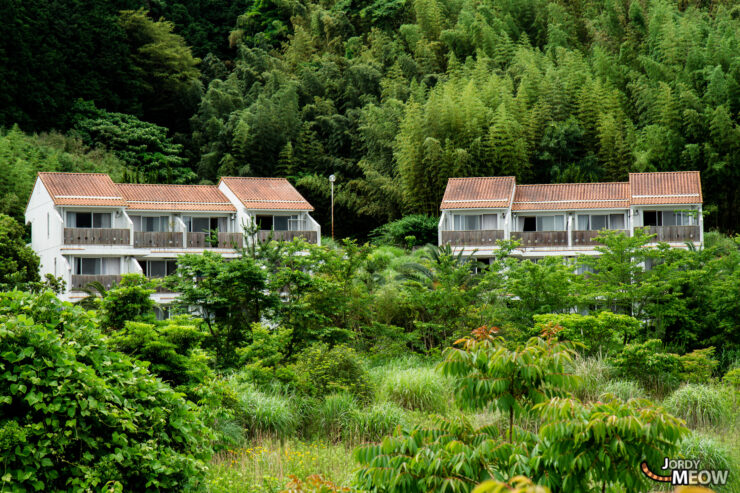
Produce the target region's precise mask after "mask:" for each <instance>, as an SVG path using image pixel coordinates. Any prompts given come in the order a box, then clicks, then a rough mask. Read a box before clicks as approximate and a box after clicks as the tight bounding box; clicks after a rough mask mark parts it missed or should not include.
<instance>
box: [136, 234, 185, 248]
mask: <svg viewBox="0 0 740 493" xmlns="http://www.w3.org/2000/svg"><path fill="white" fill-rule="evenodd" d="M134 247H136V248H182V233H177V232H171V231H167V232H148V231H135V232H134Z"/></svg>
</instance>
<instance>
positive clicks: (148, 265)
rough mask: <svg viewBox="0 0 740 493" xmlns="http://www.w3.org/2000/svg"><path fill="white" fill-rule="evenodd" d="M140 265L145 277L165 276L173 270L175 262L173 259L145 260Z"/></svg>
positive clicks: (175, 266) (175, 265)
mask: <svg viewBox="0 0 740 493" xmlns="http://www.w3.org/2000/svg"><path fill="white" fill-rule="evenodd" d="M142 267H143V270H144V275H145V276H146V277H165V276H169V275H170V274H173V273H174V272H175V269H176V268H177V262H176V261H174V260H146V261H144V265H143V266H142Z"/></svg>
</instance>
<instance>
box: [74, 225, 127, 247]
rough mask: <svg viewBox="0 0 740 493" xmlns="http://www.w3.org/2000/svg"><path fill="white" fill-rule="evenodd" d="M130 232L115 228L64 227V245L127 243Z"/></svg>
mask: <svg viewBox="0 0 740 493" xmlns="http://www.w3.org/2000/svg"><path fill="white" fill-rule="evenodd" d="M130 241H131V232H130V231H129V230H128V229H117V228H64V244H65V245H128V244H130Z"/></svg>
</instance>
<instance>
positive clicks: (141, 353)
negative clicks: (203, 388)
mask: <svg viewBox="0 0 740 493" xmlns="http://www.w3.org/2000/svg"><path fill="white" fill-rule="evenodd" d="M206 337H208V334H207V333H206V332H205V331H204V330H203V329H202V327H201V326H200V321H198V320H196V319H192V318H190V317H188V316H184V315H183V316H178V317H173V318H171V319H169V320H166V321H164V322H160V323H157V324H148V323H144V322H127V323H126V324H125V326H124V328H123V329H122V330H119V331H116V332H114V333H113V334H111V336H110V339H109V341H110V346H111V347H112V348H113V349H115V350H117V351H121V352H123V353H126V354H128V355H130V356H133V357H136V358H138V359H140V360H143V361H146V362H149V363H150V366H149V370H150V371H152V372H153V373H155V374H156V375H157V376H159V377H160V378H161V379H162V380H164V381H166V382H168V383H170V384H171V385H172V386H173V387H175V388H176V390H179V391H180V392H185V393H187V394H188V395H189V396H191V397H192V391H193V389H194V388H195V386H197V385H199V384H201V383H203V382H204V381H205V379H206V378H209V377H211V376H212V374H213V372H212V370H211V369H210V368H209V366H208V365H209V363H210V358H209V357H208V356H207V355H206V354H205V352H203V351H202V350H201V349H200V343H201V341H203V340H204V339H205V338H206Z"/></svg>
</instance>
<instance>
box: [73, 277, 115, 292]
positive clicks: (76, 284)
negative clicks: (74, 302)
mask: <svg viewBox="0 0 740 493" xmlns="http://www.w3.org/2000/svg"><path fill="white" fill-rule="evenodd" d="M91 282H99V283H100V284H102V285H103V287H104V288H105V289H110V288H112V287H113V286H115V285H116V284H118V283H119V282H121V276H120V275H118V274H74V275H72V285H71V286H70V289H71V290H72V291H82V290H83V289H84V288H85V287H86V286H87V285H88V284H90V283H91Z"/></svg>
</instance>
